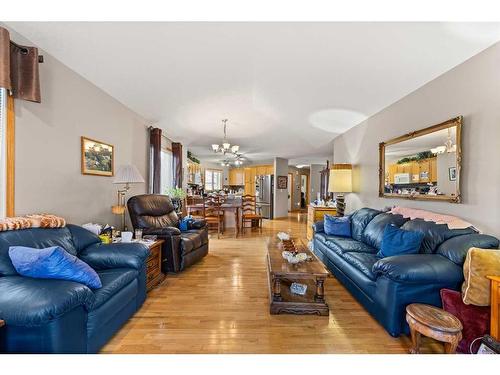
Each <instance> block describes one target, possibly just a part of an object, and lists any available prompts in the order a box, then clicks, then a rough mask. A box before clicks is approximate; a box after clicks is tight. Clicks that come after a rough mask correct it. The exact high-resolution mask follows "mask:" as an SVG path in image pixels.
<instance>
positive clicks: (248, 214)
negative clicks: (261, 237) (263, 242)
mask: <svg viewBox="0 0 500 375" xmlns="http://www.w3.org/2000/svg"><path fill="white" fill-rule="evenodd" d="M254 221H257V222H258V225H259V231H260V233H262V215H260V214H258V213H257V203H256V198H255V195H250V194H246V195H244V196H243V197H242V198H241V232H242V233H243V230H244V229H245V223H248V222H250V229H251V228H252V223H253V222H254ZM247 228H248V227H247Z"/></svg>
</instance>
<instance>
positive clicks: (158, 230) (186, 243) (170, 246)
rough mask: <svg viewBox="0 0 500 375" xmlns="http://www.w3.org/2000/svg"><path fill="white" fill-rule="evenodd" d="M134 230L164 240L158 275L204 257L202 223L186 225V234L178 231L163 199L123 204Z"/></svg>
mask: <svg viewBox="0 0 500 375" xmlns="http://www.w3.org/2000/svg"><path fill="white" fill-rule="evenodd" d="M127 207H128V212H129V214H130V219H131V221H132V225H133V226H134V229H136V228H140V229H142V230H143V234H154V235H157V236H158V238H159V239H163V240H165V242H164V243H163V247H162V260H163V263H162V272H164V273H167V272H179V271H182V270H184V269H185V268H187V267H189V266H190V265H192V264H194V263H196V262H198V261H199V260H200V259H202V258H203V257H204V256H205V255H207V254H208V228H207V226H206V223H205V221H204V220H195V221H194V222H192V223H190V225H189V227H188V230H187V231H181V230H180V229H179V217H178V216H177V214H176V213H175V210H174V206H173V205H172V201H171V200H170V198H169V197H168V196H166V195H159V194H144V195H136V196H135V197H132V198H130V199H129V200H128V202H127Z"/></svg>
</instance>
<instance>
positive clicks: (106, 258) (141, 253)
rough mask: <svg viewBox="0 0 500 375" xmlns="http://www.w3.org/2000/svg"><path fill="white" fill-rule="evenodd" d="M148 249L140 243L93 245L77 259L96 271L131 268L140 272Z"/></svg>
mask: <svg viewBox="0 0 500 375" xmlns="http://www.w3.org/2000/svg"><path fill="white" fill-rule="evenodd" d="M148 255H149V248H148V247H147V246H146V245H144V244H141V243H133V242H131V243H113V244H109V245H105V244H102V243H100V244H95V245H92V246H89V247H87V248H86V249H84V250H83V251H81V252H80V254H78V257H79V258H80V259H81V260H83V261H84V262H85V263H87V264H89V265H90V266H91V267H92V268H94V269H96V270H103V269H110V268H133V269H136V270H141V269H142V266H143V264H144V262H145V261H146V258H147V257H148Z"/></svg>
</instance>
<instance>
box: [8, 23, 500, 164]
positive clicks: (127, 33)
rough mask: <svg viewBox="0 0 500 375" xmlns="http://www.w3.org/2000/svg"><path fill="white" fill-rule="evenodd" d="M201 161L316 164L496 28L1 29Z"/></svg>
mask: <svg viewBox="0 0 500 375" xmlns="http://www.w3.org/2000/svg"><path fill="white" fill-rule="evenodd" d="M7 24H8V26H9V27H11V28H13V29H14V30H16V31H17V32H19V33H20V34H22V35H23V36H25V37H26V38H28V39H29V40H31V41H32V42H33V43H35V44H37V45H38V46H39V47H41V48H42V49H44V50H45V51H47V52H48V53H50V54H51V55H53V56H54V57H56V58H57V59H59V60H60V61H62V62H63V63H64V64H66V65H67V66H69V67H70V68H72V69H73V70H75V71H76V72H78V73H79V74H81V75H82V76H84V77H85V78H87V79H88V80H89V81H91V82H93V83H94V84H95V85H97V86H99V87H100V88H101V89H103V90H104V91H106V92H108V93H109V94H110V95H112V96H113V97H115V98H116V99H118V100H119V101H121V102H122V103H124V104H125V105H127V106H128V107H130V108H131V109H132V110H134V111H136V112H137V113H139V114H140V115H142V116H143V117H145V118H147V119H150V120H152V121H155V122H157V123H158V125H159V126H161V127H162V128H163V129H164V131H165V133H166V134H167V135H168V136H169V137H170V138H172V139H174V140H179V141H181V142H183V143H184V144H185V145H187V146H188V148H189V149H191V150H192V151H193V153H195V154H196V155H197V156H198V157H200V158H201V159H202V160H203V159H205V160H208V159H210V160H212V161H215V160H220V158H218V157H214V155H213V154H212V153H211V150H210V144H212V143H220V140H221V138H222V125H221V120H222V119H223V118H228V119H229V122H228V138H229V140H230V141H231V143H237V144H239V145H240V146H241V149H240V150H241V151H242V152H243V153H244V154H245V156H246V157H247V158H249V159H250V160H251V161H255V162H259V161H264V160H271V159H272V158H273V157H275V156H278V157H285V158H290V159H292V163H295V164H308V163H311V162H312V163H314V162H320V161H321V162H322V161H324V160H325V159H326V158H327V157H330V156H331V155H332V140H333V138H335V137H336V136H337V135H338V134H340V133H342V132H344V131H346V130H348V129H349V128H350V127H352V126H354V125H356V124H358V123H359V122H361V121H363V120H364V119H365V118H367V117H369V116H371V115H373V114H374V113H376V112H378V111H380V110H381V109H383V108H385V107H386V106H388V105H390V104H392V103H394V102H395V101H397V100H399V99H400V98H402V97H403V96H405V95H407V94H409V93H410V92H412V91H414V90H415V89H417V88H418V87H420V86H422V85H423V84H425V83H426V82H428V81H430V80H432V79H433V78H435V77H437V76H439V75H441V74H442V73H444V72H446V71H447V70H449V69H451V68H452V67H454V66H456V65H458V64H460V63H462V62H463V61H465V60H466V59H468V58H470V57H471V56H473V55H475V54H477V53H478V52H480V51H481V50H483V49H485V48H487V47H488V46H490V45H492V44H494V43H496V42H497V41H498V40H500V26H499V25H500V24H498V23H493V24H492V23H490V24H485V23H483V24H478V23H475V24H464V23H152V22H151V23H126V22H120V23H110V22H102V23H95V22H85V23H75V22H65V23H50V22H47V23H36V22H29V23H17V22H9V23H7Z"/></svg>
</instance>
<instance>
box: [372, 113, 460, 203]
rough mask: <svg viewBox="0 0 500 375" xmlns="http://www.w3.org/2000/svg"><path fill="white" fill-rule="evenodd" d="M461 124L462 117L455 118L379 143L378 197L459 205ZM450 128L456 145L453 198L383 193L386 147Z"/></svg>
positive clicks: (447, 196)
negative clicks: (455, 131) (455, 173)
mask: <svg viewBox="0 0 500 375" xmlns="http://www.w3.org/2000/svg"><path fill="white" fill-rule="evenodd" d="M462 122H463V117H462V116H457V117H455V118H452V119H449V120H447V121H444V122H442V123H439V124H436V125H433V126H429V127H428V128H425V129H421V130H417V131H414V132H411V133H408V134H405V135H402V136H399V137H396V138H393V139H390V140H388V141H386V142H380V143H379V170H378V174H379V190H378V196H379V197H381V198H397V199H410V200H422V201H423V200H425V201H441V202H450V203H460V202H461V200H462V197H461V193H460V172H461V170H462ZM452 126H456V127H457V135H456V138H457V139H456V144H457V151H456V154H457V182H456V186H457V190H456V193H457V194H456V195H455V196H449V195H446V196H439V195H415V196H411V195H399V194H386V193H385V192H384V186H385V148H386V147H387V146H390V145H393V144H396V143H400V142H403V141H408V140H410V139H413V138H416V137H420V136H423V135H426V134H430V133H434V132H436V131H439V130H443V129H447V128H450V127H452Z"/></svg>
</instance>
